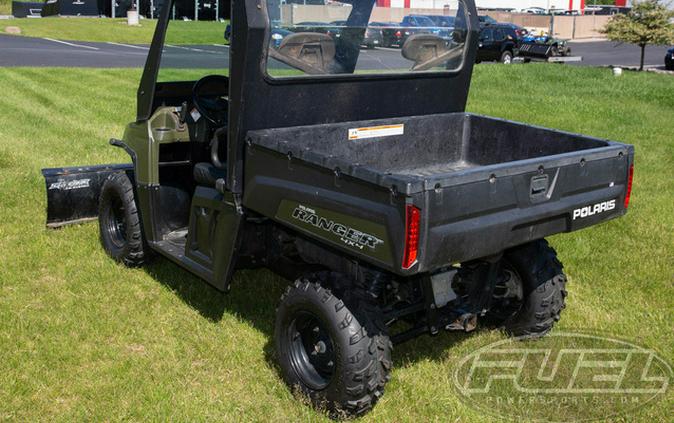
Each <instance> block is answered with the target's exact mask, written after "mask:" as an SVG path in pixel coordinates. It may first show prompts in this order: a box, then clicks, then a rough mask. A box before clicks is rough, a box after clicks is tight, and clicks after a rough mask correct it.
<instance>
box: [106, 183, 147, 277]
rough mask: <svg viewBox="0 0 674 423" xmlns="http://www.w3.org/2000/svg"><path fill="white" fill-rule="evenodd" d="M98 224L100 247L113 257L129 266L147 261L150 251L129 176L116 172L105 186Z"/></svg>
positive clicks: (135, 265)
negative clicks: (147, 248)
mask: <svg viewBox="0 0 674 423" xmlns="http://www.w3.org/2000/svg"><path fill="white" fill-rule="evenodd" d="M98 223H99V230H100V237H101V244H102V245H103V249H104V250H105V252H106V253H108V255H109V256H110V257H112V258H113V259H115V260H117V261H118V262H120V263H123V264H124V265H126V266H129V267H137V266H140V265H142V264H143V263H144V262H145V259H146V257H147V252H146V248H145V242H144V238H143V233H142V230H141V223H140V216H139V214H138V208H137V207H136V200H135V198H134V193H133V185H132V184H131V181H130V180H129V177H128V176H126V173H113V174H112V175H110V176H109V177H108V180H107V181H105V183H104V184H103V188H102V190H101V195H100V198H99V203H98Z"/></svg>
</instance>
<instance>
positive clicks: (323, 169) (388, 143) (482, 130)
mask: <svg viewBox="0 0 674 423" xmlns="http://www.w3.org/2000/svg"><path fill="white" fill-rule="evenodd" d="M373 131H374V134H381V135H382V136H376V137H372V138H368V136H371V135H372V134H373ZM354 134H355V136H354ZM363 134H366V135H363ZM355 137H359V138H360V139H353V138H355ZM350 138H351V139H350ZM248 144H249V147H248V152H249V156H248V158H247V171H246V172H247V174H249V175H251V176H253V175H254V177H252V178H250V179H247V182H246V183H248V184H249V188H251V189H249V190H248V194H247V195H246V197H245V198H244V205H246V206H247V207H250V208H252V209H254V210H259V211H260V212H263V213H264V214H267V215H274V214H277V215H278V214H279V213H278V211H277V210H278V209H279V207H281V206H280V203H281V202H282V201H284V200H283V198H285V199H288V198H292V199H293V201H297V202H298V203H301V204H308V205H310V206H317V207H323V208H324V209H325V210H345V211H348V215H349V216H354V217H361V218H363V220H364V221H368V220H369V221H372V220H378V221H383V222H384V225H385V226H386V232H387V234H388V236H389V237H390V239H391V242H389V243H388V244H392V246H391V248H392V249H393V251H392V252H391V254H390V255H388V256H386V255H378V256H377V257H369V258H375V259H376V261H377V264H379V265H382V264H383V263H384V262H387V264H389V265H393V267H392V268H395V264H396V263H399V262H400V261H399V260H400V259H399V257H400V255H401V254H402V251H401V249H400V248H399V245H400V244H401V241H400V239H399V234H400V233H402V232H403V231H404V228H403V225H404V211H403V209H404V207H403V206H404V204H410V203H411V204H414V205H415V206H417V207H418V208H419V209H421V211H422V223H423V225H424V230H423V232H422V234H421V241H420V250H425V251H426V252H427V253H426V254H420V257H421V258H420V259H419V263H418V265H417V267H416V271H424V270H432V269H434V268H438V267H441V266H444V265H447V264H449V263H455V262H461V261H466V260H471V259H476V258H480V257H484V256H486V255H489V254H494V253H498V252H500V251H503V249H504V248H508V247H511V246H514V245H518V244H522V243H525V242H528V241H530V240H533V239H539V238H543V237H545V236H549V235H552V234H554V233H559V232H565V231H571V230H575V229H580V228H582V227H586V226H590V225H593V224H596V223H599V222H600V221H603V220H607V219H609V218H613V217H616V216H619V215H622V214H624V211H625V210H624V207H623V204H622V202H623V199H624V195H625V192H626V183H627V176H628V171H629V166H630V165H631V163H632V158H633V150H632V147H631V146H628V145H624V144H620V143H616V142H611V141H606V140H602V139H597V138H591V137H585V136H581V135H577V134H571V133H566V132H561V131H555V130H550V129H545V128H540V127H535V126H529V125H524V124H519V123H515V122H510V121H506V120H501V119H494V118H488V117H484V116H478V115H472V114H467V113H451V114H438V115H430V116H420V117H405V118H398V119H386V120H377V121H362V122H346V123H335V124H325V125H313V126H306V127H294V128H279V129H269V130H261V131H252V132H250V133H249V134H248ZM249 170H250V172H249ZM267 185H268V186H267ZM265 186H266V187H265ZM279 187H283V188H284V190H283V192H284V195H283V196H280V195H278V194H276V193H275V191H278V188H279ZM282 197H283V198H282ZM606 201H609V202H611V203H610V205H611V206H610V207H609V206H606V207H604V208H605V209H607V210H602V211H601V212H599V213H593V214H591V215H587V216H583V218H579V217H578V216H575V217H574V216H573V213H574V210H579V208H582V207H588V206H589V207H593V206H594V205H595V204H600V203H602V202H606ZM602 207H603V206H602ZM391 208H395V209H396V210H397V213H398V214H397V215H394V216H392V213H391V211H390V209H391ZM280 220H283V219H282V218H281V219H280ZM288 222H290V223H293V222H292V221H288V220H287V219H286V222H285V223H288ZM300 229H302V228H300ZM313 235H317V234H316V233H313ZM338 246H340V245H339V244H338ZM340 247H343V246H340ZM347 249H348V248H347ZM356 252H357V253H359V252H358V251H356Z"/></svg>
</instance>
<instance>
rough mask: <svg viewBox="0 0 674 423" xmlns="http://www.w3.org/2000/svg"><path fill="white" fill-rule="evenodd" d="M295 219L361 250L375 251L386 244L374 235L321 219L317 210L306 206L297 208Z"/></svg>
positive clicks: (294, 214) (294, 213) (294, 212)
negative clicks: (380, 245) (333, 235)
mask: <svg viewBox="0 0 674 423" xmlns="http://www.w3.org/2000/svg"><path fill="white" fill-rule="evenodd" d="M293 218H294V219H297V220H299V221H300V222H304V223H308V224H310V225H313V226H315V227H317V228H319V229H322V230H324V231H326V232H330V233H332V234H335V235H337V236H338V237H339V239H340V240H341V241H342V242H343V243H345V244H346V245H348V246H351V247H356V248H358V249H361V250H362V249H363V248H364V247H368V248H370V249H372V250H374V249H376V248H377V246H378V245H379V244H383V243H384V241H382V240H381V239H379V238H377V237H376V236H374V235H370V234H368V233H365V232H362V231H359V230H357V229H354V228H350V227H348V226H346V225H343V224H341V223H338V222H335V221H333V220H328V219H326V218H325V217H321V216H319V215H318V214H316V211H315V210H313V209H311V208H309V207H306V206H302V205H300V206H298V207H297V208H295V210H294V211H293Z"/></svg>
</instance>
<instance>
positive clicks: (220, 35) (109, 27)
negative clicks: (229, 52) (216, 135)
mask: <svg viewBox="0 0 674 423" xmlns="http://www.w3.org/2000/svg"><path fill="white" fill-rule="evenodd" d="M0 1H2V0H0ZM156 23H157V21H156V20H150V19H143V20H141V21H140V25H138V26H129V25H127V24H126V19H100V18H77V19H75V18H59V17H49V18H43V19H13V20H10V21H0V25H1V26H0V31H2V32H4V30H5V27H7V26H18V27H19V28H21V35H23V36H27V37H48V38H56V39H59V40H69V41H101V42H108V41H111V42H115V43H131V44H150V42H151V41H152V35H153V34H154V28H155V26H156ZM226 26H227V24H226V23H223V22H215V21H196V22H195V21H192V22H184V21H180V20H175V21H171V23H170V26H169V30H168V31H167V34H166V42H167V43H169V44H200V43H220V44H221V43H223V42H224V33H225V27H226Z"/></svg>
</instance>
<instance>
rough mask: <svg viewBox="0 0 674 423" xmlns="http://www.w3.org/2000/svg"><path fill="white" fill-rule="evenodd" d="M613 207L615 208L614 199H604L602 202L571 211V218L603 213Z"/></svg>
mask: <svg viewBox="0 0 674 423" xmlns="http://www.w3.org/2000/svg"><path fill="white" fill-rule="evenodd" d="M613 209H615V200H611V201H604V202H603V203H597V204H595V205H593V206H585V207H581V208H579V209H576V210H574V211H573V220H576V219H578V218H581V219H582V218H584V217H588V216H593V215H595V214H599V213H604V212H607V211H609V210H613Z"/></svg>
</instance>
